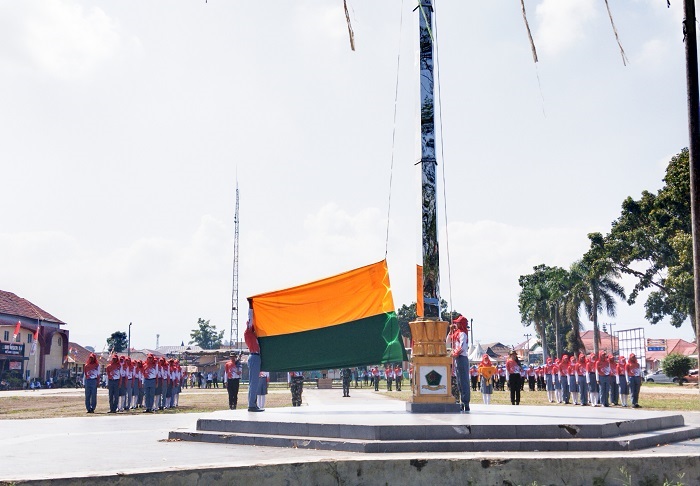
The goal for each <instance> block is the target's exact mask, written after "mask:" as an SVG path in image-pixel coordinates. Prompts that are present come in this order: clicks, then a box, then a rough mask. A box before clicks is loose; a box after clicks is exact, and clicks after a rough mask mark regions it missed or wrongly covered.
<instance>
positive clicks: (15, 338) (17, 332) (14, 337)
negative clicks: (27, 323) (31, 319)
mask: <svg viewBox="0 0 700 486" xmlns="http://www.w3.org/2000/svg"><path fill="white" fill-rule="evenodd" d="M21 325H22V323H21V322H20V321H17V325H16V326H15V332H14V334H12V340H13V341H16V340H17V336H19V328H20V326H21Z"/></svg>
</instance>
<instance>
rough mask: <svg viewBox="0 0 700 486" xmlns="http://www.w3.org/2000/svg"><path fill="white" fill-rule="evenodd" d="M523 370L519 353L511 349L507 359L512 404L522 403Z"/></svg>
mask: <svg viewBox="0 0 700 486" xmlns="http://www.w3.org/2000/svg"><path fill="white" fill-rule="evenodd" d="M522 370H523V365H521V364H520V360H519V359H518V353H516V352H515V351H511V352H510V356H509V358H508V361H506V375H507V379H508V388H510V403H511V404H512V405H520V386H521V384H522V376H521V373H522Z"/></svg>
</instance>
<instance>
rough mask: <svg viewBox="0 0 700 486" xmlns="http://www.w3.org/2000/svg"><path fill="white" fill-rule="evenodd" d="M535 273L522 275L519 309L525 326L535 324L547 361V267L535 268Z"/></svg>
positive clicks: (548, 314)
mask: <svg viewBox="0 0 700 486" xmlns="http://www.w3.org/2000/svg"><path fill="white" fill-rule="evenodd" d="M533 270H535V273H532V274H529V275H521V276H520V278H519V279H518V283H519V284H520V289H521V290H520V295H519V296H518V309H519V311H520V320H521V322H522V323H523V324H524V325H525V326H529V325H530V324H533V325H534V326H535V332H536V333H537V335H538V336H539V337H540V340H541V342H542V353H543V354H542V357H543V358H544V359H545V360H546V359H547V336H546V331H545V325H546V323H547V322H548V321H549V318H550V308H549V307H550V306H549V299H550V295H549V289H548V288H547V287H548V286H547V283H546V275H545V273H546V270H547V267H546V266H545V265H537V266H536V267H533Z"/></svg>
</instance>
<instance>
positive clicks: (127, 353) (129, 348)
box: [126, 323, 131, 357]
mask: <svg viewBox="0 0 700 486" xmlns="http://www.w3.org/2000/svg"><path fill="white" fill-rule="evenodd" d="M126 355H127V356H129V357H130V356H131V323H129V344H128V345H127V347H126Z"/></svg>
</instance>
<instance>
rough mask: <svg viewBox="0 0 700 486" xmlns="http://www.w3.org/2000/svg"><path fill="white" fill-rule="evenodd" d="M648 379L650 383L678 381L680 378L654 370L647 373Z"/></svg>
mask: <svg viewBox="0 0 700 486" xmlns="http://www.w3.org/2000/svg"><path fill="white" fill-rule="evenodd" d="M646 381H648V382H649V383H678V378H671V377H670V376H666V374H665V373H664V372H663V371H661V370H658V371H654V372H653V373H649V374H648V375H647V378H646Z"/></svg>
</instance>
